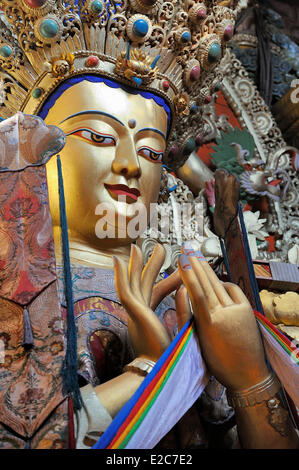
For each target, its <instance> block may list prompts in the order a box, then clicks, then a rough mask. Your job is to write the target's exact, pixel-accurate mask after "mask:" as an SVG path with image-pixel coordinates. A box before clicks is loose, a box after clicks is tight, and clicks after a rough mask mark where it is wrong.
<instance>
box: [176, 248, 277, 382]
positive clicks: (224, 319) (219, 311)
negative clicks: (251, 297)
mask: <svg viewBox="0 0 299 470" xmlns="http://www.w3.org/2000/svg"><path fill="white" fill-rule="evenodd" d="M179 270H180V274H181V277H182V280H183V283H184V285H185V287H186V288H187V291H188V294H189V297H190V299H191V303H192V308H193V313H194V317H195V322H196V327H197V332H198V338H199V343H200V346H201V349H202V353H203V357H204V359H205V361H206V364H207V367H208V369H209V371H210V372H211V373H212V374H213V375H214V376H215V377H216V378H217V380H219V382H221V383H222V384H223V385H225V386H226V387H227V388H229V389H232V390H243V389H247V388H249V387H251V386H253V385H255V384H257V383H259V382H261V381H262V380H264V379H265V378H266V377H267V375H268V374H269V370H268V368H267V365H266V362H265V358H264V350H263V344H262V340H261V337H260V334H259V331H258V327H257V324H256V320H255V317H254V314H253V311H252V309H251V306H250V304H249V302H248V300H247V298H246V297H245V295H244V294H243V292H242V291H241V289H240V288H239V287H238V286H236V285H234V284H230V283H222V282H221V281H220V280H219V279H218V277H217V276H216V274H215V273H214V271H213V270H212V268H211V267H210V266H209V264H208V263H207V261H206V260H205V259H204V257H203V255H202V254H201V253H200V252H191V253H190V251H189V252H188V256H187V255H186V254H182V255H180V258H179Z"/></svg>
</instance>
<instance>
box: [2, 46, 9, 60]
mask: <svg viewBox="0 0 299 470" xmlns="http://www.w3.org/2000/svg"><path fill="white" fill-rule="evenodd" d="M11 54H12V48H11V47H9V46H2V47H1V48H0V55H2V57H10V56H11Z"/></svg>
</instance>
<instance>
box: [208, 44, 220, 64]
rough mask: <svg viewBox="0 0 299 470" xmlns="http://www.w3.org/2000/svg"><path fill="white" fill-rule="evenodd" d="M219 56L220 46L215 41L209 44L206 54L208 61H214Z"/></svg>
mask: <svg viewBox="0 0 299 470" xmlns="http://www.w3.org/2000/svg"><path fill="white" fill-rule="evenodd" d="M220 56H221V47H220V46H219V44H218V43H217V42H215V43H214V44H212V45H211V47H210V50H209V54H208V60H209V62H216V60H218V59H219V58H220Z"/></svg>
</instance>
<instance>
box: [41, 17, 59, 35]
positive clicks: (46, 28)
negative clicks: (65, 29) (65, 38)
mask: <svg viewBox="0 0 299 470" xmlns="http://www.w3.org/2000/svg"><path fill="white" fill-rule="evenodd" d="M58 31H59V28H58V24H57V23H56V21H54V20H51V19H50V18H47V19H46V20H44V21H43V22H42V23H41V25H40V27H39V32H40V33H41V35H42V36H43V37H44V38H47V39H51V38H54V37H55V36H56V35H57V34H58Z"/></svg>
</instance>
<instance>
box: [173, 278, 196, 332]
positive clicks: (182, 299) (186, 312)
mask: <svg viewBox="0 0 299 470" xmlns="http://www.w3.org/2000/svg"><path fill="white" fill-rule="evenodd" d="M174 300H175V309H176V316H177V323H178V330H179V331H180V330H181V329H182V328H183V326H184V325H185V324H186V323H187V321H188V320H189V319H190V318H191V317H192V312H191V308H190V303H189V298H188V291H187V289H186V287H185V286H181V287H180V288H179V289H178V290H177V292H176V294H175V298H174Z"/></svg>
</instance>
